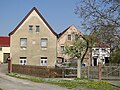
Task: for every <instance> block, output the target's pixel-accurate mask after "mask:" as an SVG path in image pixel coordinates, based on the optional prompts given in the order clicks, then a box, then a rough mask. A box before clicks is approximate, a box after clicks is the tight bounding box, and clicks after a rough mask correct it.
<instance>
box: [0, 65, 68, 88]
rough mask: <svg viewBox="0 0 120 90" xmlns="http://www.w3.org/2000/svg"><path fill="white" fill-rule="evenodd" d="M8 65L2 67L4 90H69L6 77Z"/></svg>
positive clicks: (0, 78) (0, 71) (1, 76)
mask: <svg viewBox="0 0 120 90" xmlns="http://www.w3.org/2000/svg"><path fill="white" fill-rule="evenodd" d="M6 72H7V64H2V65H0V88H2V89H3V90H68V89H67V88H63V87H60V86H57V85H50V84H43V83H34V82H31V81H28V80H22V79H18V78H13V77H10V76H7V75H5V73H6Z"/></svg>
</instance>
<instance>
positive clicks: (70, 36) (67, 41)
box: [57, 25, 90, 65]
mask: <svg viewBox="0 0 120 90" xmlns="http://www.w3.org/2000/svg"><path fill="white" fill-rule="evenodd" d="M81 36H83V34H82V33H81V32H80V31H79V30H78V29H77V28H76V27H75V26H74V25H71V26H69V27H68V28H67V29H65V30H64V31H63V32H62V33H60V34H59V35H58V41H57V43H58V44H57V54H58V55H57V58H58V60H57V62H58V64H59V63H64V62H69V61H70V57H69V56H68V55H65V54H64V50H65V46H66V45H70V46H71V47H72V46H73V44H74V42H75V40H76V39H78V37H79V38H80V40H83V38H82V37H81ZM83 63H84V64H86V65H89V64H90V54H89V53H87V55H86V56H85V59H84V62H83Z"/></svg>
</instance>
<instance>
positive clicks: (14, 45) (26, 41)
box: [9, 7, 57, 67]
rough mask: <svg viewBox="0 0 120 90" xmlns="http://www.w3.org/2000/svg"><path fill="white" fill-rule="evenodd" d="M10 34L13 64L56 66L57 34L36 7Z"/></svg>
mask: <svg viewBox="0 0 120 90" xmlns="http://www.w3.org/2000/svg"><path fill="white" fill-rule="evenodd" d="M9 36H10V57H11V59H12V64H21V65H35V66H47V67H54V66H55V63H56V60H57V51H56V50H57V34H56V33H55V32H54V30H53V29H52V28H51V26H50V25H49V24H48V23H47V21H46V20H45V19H44V18H43V16H42V15H41V13H40V12H39V11H38V10H37V9H36V8H35V7H34V8H32V9H31V10H30V12H29V13H28V14H27V15H26V16H25V17H24V19H23V20H22V21H21V22H20V23H19V24H18V25H17V27H16V28H15V29H14V30H13V31H12V32H10V33H9Z"/></svg>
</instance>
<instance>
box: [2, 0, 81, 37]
mask: <svg viewBox="0 0 120 90" xmlns="http://www.w3.org/2000/svg"><path fill="white" fill-rule="evenodd" d="M77 2H78V0H0V36H6V35H8V34H9V32H11V31H12V30H13V29H14V28H15V27H16V26H17V25H18V24H19V23H20V21H21V20H22V19H23V18H24V17H25V15H26V14H27V13H28V12H29V11H30V10H31V9H32V8H33V7H36V8H37V9H38V10H39V11H40V13H41V14H42V15H43V17H44V18H45V19H46V21H47V22H48V23H49V24H50V26H51V27H52V28H53V29H54V30H55V32H57V33H59V32H62V31H63V30H65V29H66V28H67V27H69V26H70V25H72V24H74V25H75V26H76V27H77V28H78V29H79V25H80V18H78V16H77V15H75V13H74V9H75V7H76V4H77Z"/></svg>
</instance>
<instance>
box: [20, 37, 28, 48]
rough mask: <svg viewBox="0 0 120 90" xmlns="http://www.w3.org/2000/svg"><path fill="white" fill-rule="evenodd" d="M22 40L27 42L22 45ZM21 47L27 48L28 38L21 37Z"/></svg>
mask: <svg viewBox="0 0 120 90" xmlns="http://www.w3.org/2000/svg"><path fill="white" fill-rule="evenodd" d="M22 40H25V42H24V44H25V45H22ZM20 47H21V48H26V47H27V38H20Z"/></svg>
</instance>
